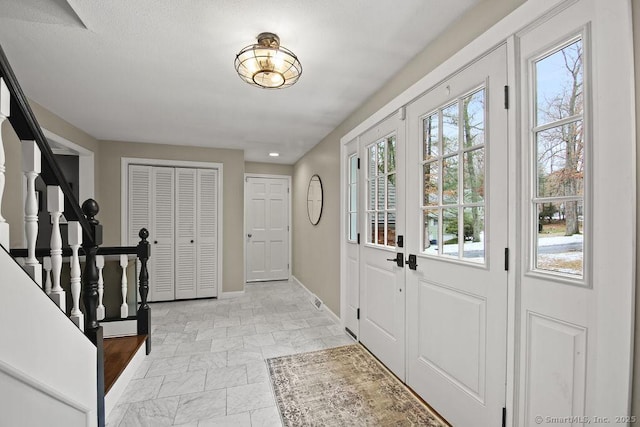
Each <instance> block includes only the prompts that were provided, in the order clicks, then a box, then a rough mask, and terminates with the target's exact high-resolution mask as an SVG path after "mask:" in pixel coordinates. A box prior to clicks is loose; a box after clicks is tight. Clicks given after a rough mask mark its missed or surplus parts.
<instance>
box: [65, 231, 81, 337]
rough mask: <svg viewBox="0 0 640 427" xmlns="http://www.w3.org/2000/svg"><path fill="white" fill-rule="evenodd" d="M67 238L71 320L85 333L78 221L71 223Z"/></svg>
mask: <svg viewBox="0 0 640 427" xmlns="http://www.w3.org/2000/svg"><path fill="white" fill-rule="evenodd" d="M67 232H68V233H67V237H68V240H69V246H70V247H71V298H72V300H73V307H72V308H71V316H70V318H71V320H72V321H73V323H75V324H76V325H77V326H78V328H80V330H81V331H84V315H83V314H82V311H80V290H81V285H80V258H79V257H78V249H80V246H81V245H82V226H81V225H80V223H79V222H78V221H69V224H68V228H67Z"/></svg>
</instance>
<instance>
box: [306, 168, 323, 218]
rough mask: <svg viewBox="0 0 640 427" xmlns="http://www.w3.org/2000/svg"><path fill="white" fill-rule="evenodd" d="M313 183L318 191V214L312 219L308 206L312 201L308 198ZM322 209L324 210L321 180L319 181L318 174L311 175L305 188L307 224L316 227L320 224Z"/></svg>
mask: <svg viewBox="0 0 640 427" xmlns="http://www.w3.org/2000/svg"><path fill="white" fill-rule="evenodd" d="M314 182H317V183H318V186H319V189H320V212H318V217H317V218H312V212H311V208H310V204H309V202H312V200H311V199H310V198H309V197H310V194H311V186H312V184H313V183H314ZM323 209H324V188H323V186H322V180H321V179H320V176H319V175H318V174H313V176H312V177H311V179H309V186H308V187H307V217H308V218H309V222H310V223H311V224H312V225H318V223H319V222H320V218H322V210H323ZM314 219H315V222H314Z"/></svg>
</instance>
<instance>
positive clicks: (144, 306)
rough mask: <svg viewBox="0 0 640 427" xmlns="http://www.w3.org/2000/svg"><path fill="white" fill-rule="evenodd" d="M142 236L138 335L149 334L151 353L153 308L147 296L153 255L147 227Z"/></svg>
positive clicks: (148, 344)
mask: <svg viewBox="0 0 640 427" xmlns="http://www.w3.org/2000/svg"><path fill="white" fill-rule="evenodd" d="M138 236H140V243H138V250H137V256H138V259H139V260H140V278H139V280H140V282H139V289H138V290H139V291H140V307H138V313H137V316H136V317H137V319H138V335H146V336H147V348H146V350H147V354H149V353H151V308H150V307H149V304H148V303H147V296H148V295H149V270H148V269H147V262H148V261H149V257H150V256H151V245H150V244H149V242H148V241H147V238H148V237H149V231H147V229H146V228H143V229H142V230H140V233H138Z"/></svg>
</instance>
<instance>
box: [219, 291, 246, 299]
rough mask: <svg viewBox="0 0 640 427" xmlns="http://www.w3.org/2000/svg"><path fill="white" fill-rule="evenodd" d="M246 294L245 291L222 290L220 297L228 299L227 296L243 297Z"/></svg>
mask: <svg viewBox="0 0 640 427" xmlns="http://www.w3.org/2000/svg"><path fill="white" fill-rule="evenodd" d="M243 295H244V291H231V292H222V293H221V294H220V298H221V299H226V298H237V297H241V296H243Z"/></svg>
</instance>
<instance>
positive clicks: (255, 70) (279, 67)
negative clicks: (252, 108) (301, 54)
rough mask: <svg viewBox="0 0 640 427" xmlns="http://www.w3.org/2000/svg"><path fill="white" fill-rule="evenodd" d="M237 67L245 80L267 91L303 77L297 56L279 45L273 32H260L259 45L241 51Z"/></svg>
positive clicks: (236, 61)
mask: <svg viewBox="0 0 640 427" xmlns="http://www.w3.org/2000/svg"><path fill="white" fill-rule="evenodd" d="M234 65H235V68H236V71H237V72H238V75H239V76H240V78H242V80H244V81H245V82H247V83H249V84H250V85H253V86H258V87H261V88H264V89H283V88H286V87H289V86H291V85H293V84H295V82H297V81H298V79H299V78H300V75H301V74H302V65H301V64H300V61H298V57H297V56H296V55H295V54H294V53H293V52H291V51H290V50H289V49H287V48H285V47H282V46H280V37H278V36H277V35H276V34H273V33H260V34H259V35H258V43H257V44H253V45H250V46H247V47H245V48H244V49H242V50H241V51H240V52H239V53H238V54H237V55H236V60H235V63H234Z"/></svg>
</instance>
